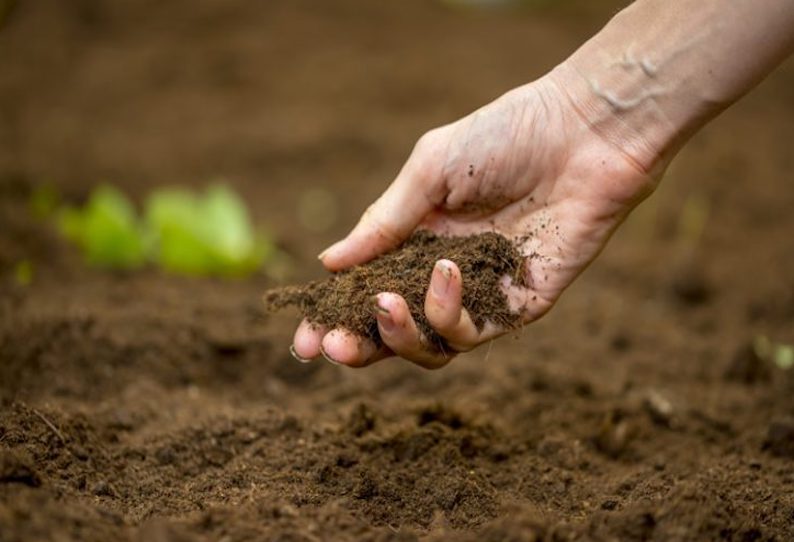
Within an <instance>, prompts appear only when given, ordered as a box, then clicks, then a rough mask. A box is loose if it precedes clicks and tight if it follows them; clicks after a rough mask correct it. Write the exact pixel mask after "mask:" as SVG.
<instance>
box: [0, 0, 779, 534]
mask: <svg viewBox="0 0 794 542" xmlns="http://www.w3.org/2000/svg"><path fill="white" fill-rule="evenodd" d="M593 4H595V3H588V4H587V5H585V6H580V7H578V8H575V6H571V7H569V8H565V9H562V8H560V9H557V10H545V11H543V10H541V11H536V10H531V11H526V12H521V13H517V14H516V13H513V14H509V13H497V14H476V13H470V12H466V11H455V10H449V9H447V8H443V7H441V5H440V4H439V3H437V2H429V1H427V2H425V1H418V0H411V1H409V2H404V3H401V7H400V9H396V8H394V7H391V6H390V5H388V6H387V5H386V4H381V3H372V2H366V1H364V0H355V1H354V0H335V1H334V2H323V3H317V2H309V1H308V0H306V1H297V2H296V1H289V2H287V1H273V2H267V3H244V2H221V1H210V0H203V1H201V2H192V1H191V2H187V1H175V2H169V3H167V4H161V3H153V2H145V1H143V0H141V1H132V0H130V1H125V2H110V1H108V2H98V1H81V2H76V3H64V2H56V1H55V0H52V1H45V0H39V1H35V2H27V3H19V4H18V7H17V9H16V11H14V12H12V14H11V16H10V17H9V18H8V19H7V21H6V22H5V23H4V26H3V27H2V28H0V63H1V64H2V65H3V66H4V68H3V70H1V71H0V119H3V121H2V122H0V143H2V144H0V273H2V279H1V280H2V283H1V286H0V288H1V295H0V540H2V541H4V542H5V541H6V540H8V541H15V540H47V539H53V540H147V541H148V540H155V541H161V540H162V541H164V540H269V539H273V540H307V541H308V540H415V539H427V540H494V541H495V540H629V541H640V540H734V541H744V540H748V541H752V540H778V541H785V540H791V539H794V492H792V491H791V488H792V487H793V486H792V485H793V484H794V399H792V397H794V393H792V392H794V376H792V374H791V371H790V370H784V369H781V368H779V367H777V366H775V365H774V364H772V363H770V362H769V361H767V360H764V359H760V358H759V357H758V356H756V355H754V354H753V350H752V348H750V345H751V344H752V342H753V340H754V339H755V338H756V337H758V336H761V335H764V336H767V337H769V338H770V339H772V340H773V341H776V342H782V343H786V342H787V343H789V344H791V343H794V326H792V322H793V321H794V280H792V274H791V270H792V269H794V251H792V250H791V249H792V245H791V234H790V232H791V231H792V228H793V227H794V216H792V213H791V209H794V190H792V188H791V183H790V180H791V171H792V170H794V158H793V157H792V154H791V152H790V142H791V140H792V138H794V122H792V119H794V95H792V90H791V89H792V88H794V85H793V84H792V83H794V71H792V66H791V65H790V63H789V65H786V66H784V68H783V69H782V70H781V71H779V72H778V73H777V75H776V76H775V77H774V78H773V79H772V80H770V81H769V82H768V83H766V84H764V85H763V86H762V87H761V88H760V89H758V91H756V92H755V93H754V94H753V95H751V96H750V97H749V98H748V99H747V100H746V101H745V102H743V103H742V104H740V105H739V106H738V107H736V108H735V109H733V110H732V111H730V112H729V113H728V114H726V115H725V116H724V117H723V118H721V119H719V120H718V121H717V122H715V124H714V125H713V126H711V127H710V128H709V129H708V130H707V131H706V132H704V133H703V134H701V135H700V136H698V138H697V139H696V140H695V141H693V143H692V145H691V146H690V147H689V148H688V149H687V150H686V151H685V153H684V154H683V155H682V156H681V157H680V158H679V160H678V161H677V162H676V163H675V164H674V166H673V167H672V169H671V170H670V172H669V174H668V177H667V179H666V180H665V181H664V183H663V185H662V188H661V189H660V190H659V192H658V193H657V194H655V195H654V196H653V197H652V198H651V200H649V201H648V202H647V203H646V204H644V205H643V207H641V208H640V209H639V210H638V212H637V213H636V214H635V216H633V217H632V219H631V220H630V221H629V223H628V224H627V225H626V227H625V228H624V230H623V231H622V232H621V233H619V234H618V236H617V238H616V239H615V240H614V242H613V243H612V245H611V246H610V248H609V249H608V250H607V251H606V252H605V254H604V255H603V257H602V258H601V259H600V261H599V262H598V263H597V264H596V265H594V266H593V268H592V269H590V270H589V271H588V272H587V273H586V274H585V275H584V276H583V277H582V279H581V280H580V281H579V282H578V283H577V284H576V285H575V286H574V287H572V289H571V290H570V291H569V292H568V293H567V294H566V295H565V296H564V298H563V300H562V301H561V302H560V304H559V306H558V307H557V308H556V309H554V310H553V311H552V313H550V314H549V316H547V317H546V318H544V319H543V320H542V321H541V322H538V323H537V324H534V325H532V326H530V327H528V328H526V329H524V330H523V331H521V332H519V333H517V334H516V335H515V337H508V338H505V339H503V340H501V341H497V342H495V343H493V344H492V345H486V346H484V347H483V348H481V349H480V350H478V351H477V352H475V353H473V354H470V355H467V356H464V357H462V358H460V359H459V360H456V361H455V362H454V363H452V364H451V365H450V366H449V367H447V368H445V369H444V370H442V371H438V372H425V371H422V370H420V369H417V368H414V367H411V366H409V365H408V364H406V363H404V362H402V361H400V360H389V361H385V362H383V363H380V364H378V365H376V366H373V367H371V368H369V369H366V370H360V371H353V370H344V369H341V368H339V367H336V366H332V365H330V364H327V363H325V362H321V361H318V362H315V363H312V364H307V365H304V364H300V363H297V362H295V361H294V360H293V359H292V358H291V357H290V356H289V354H288V350H287V347H288V346H289V341H290V337H291V333H292V329H293V326H294V324H295V322H294V321H293V318H292V317H290V316H285V315H278V316H267V317H266V316H265V315H264V313H263V311H262V308H261V306H260V303H261V301H260V297H261V293H262V292H263V291H264V290H265V289H267V288H268V287H271V286H273V285H274V283H273V281H272V280H271V279H268V278H266V277H255V278H253V279H250V280H246V281H240V282H231V283H230V282H219V281H211V280H186V279H177V278H172V277H165V276H162V275H160V274H158V273H156V272H154V271H142V272H137V273H133V274H117V273H103V272H99V271H92V270H88V269H85V268H84V267H83V266H82V264H81V263H80V261H79V258H78V257H77V256H76V255H75V254H73V253H72V252H71V251H70V250H69V249H67V248H65V247H64V246H63V245H62V244H61V243H60V242H59V241H58V239H56V238H55V236H54V235H53V234H52V231H51V228H50V227H49V225H48V224H46V223H45V222H42V221H41V220H40V219H37V218H35V217H34V216H33V215H32V213H31V212H30V211H29V209H28V203H29V200H30V196H31V193H32V191H33V190H34V188H35V187H36V186H39V185H41V184H42V183H44V182H53V183H54V184H55V185H56V186H57V187H58V190H59V192H61V193H62V194H63V195H64V197H66V198H67V199H70V200H76V199H79V198H80V197H82V196H84V195H85V194H86V193H87V191H88V190H89V189H90V187H91V186H92V185H93V184H94V183H95V182H96V181H97V180H105V179H107V180H112V181H113V182H115V183H117V184H118V185H119V186H121V187H123V188H124V189H125V190H127V191H129V192H131V193H132V194H133V195H134V196H135V197H138V198H140V197H142V196H143V195H144V194H145V192H146V190H148V189H149V188H150V187H151V186H154V185H157V184H160V183H163V182H183V183H188V184H194V185H200V184H202V183H204V182H205V181H208V180H211V179H212V178H213V177H216V176H225V177H227V178H228V180H229V182H231V183H232V184H233V185H234V186H235V187H236V188H237V189H239V190H240V191H241V192H242V193H243V194H244V195H245V196H246V199H247V200H248V201H249V202H251V204H252V207H253V209H254V213H255V214H256V216H257V220H258V221H259V222H260V223H264V224H267V225H268V226H269V228H270V229H271V231H272V232H273V233H274V235H275V236H276V238H278V239H280V241H281V243H282V245H283V249H284V250H285V251H286V252H288V253H289V254H290V255H291V257H292V259H293V264H294V265H293V268H292V271H291V272H290V274H289V276H288V277H286V279H287V281H288V282H298V281H303V280H306V279H311V278H318V277H321V276H322V274H321V271H320V269H319V264H318V263H317V262H316V260H315V259H314V254H316V252H317V251H318V250H319V249H320V248H322V247H323V246H324V245H325V244H327V243H328V242H330V241H332V240H334V239H335V238H337V237H338V236H339V235H341V234H343V233H344V231H345V230H346V229H347V228H348V227H349V226H350V225H351V224H352V223H353V222H354V220H355V219H356V217H357V214H358V213H359V212H360V211H361V210H362V209H363V208H364V207H365V206H366V204H367V203H368V202H369V201H370V200H371V199H372V198H373V197H374V196H375V195H377V193H378V192H379V191H380V190H382V189H383V187H384V182H385V180H387V179H388V178H389V177H390V176H391V175H393V174H394V172H395V171H396V170H397V169H398V167H399V165H400V162H401V161H402V160H403V159H404V158H405V154H406V152H407V150H408V149H409V148H410V145H411V143H412V141H413V140H414V139H415V138H416V137H417V136H418V135H419V134H420V133H421V132H422V131H423V130H425V129H428V128H430V127H432V126H433V125H436V124H440V123H442V122H446V121H449V120H451V119H452V118H455V117H456V116H459V115H461V114H464V113H465V112H467V111H468V110H470V109H472V108H474V107H476V106H478V105H479V104H481V103H482V102H484V101H486V100H488V99H490V98H492V97H494V96H495V95H497V94H498V93H499V92H501V91H502V90H505V89H507V88H509V87H510V86H511V85H515V84H518V83H520V82H523V81H525V80H528V79H531V78H532V77H533V76H537V75H540V73H542V72H543V70H545V69H547V68H548V67H550V66H552V65H553V64H554V63H555V62H556V61H558V60H560V59H561V58H563V57H564V55H565V54H566V53H567V52H569V51H570V50H571V49H572V48H573V47H574V46H575V45H576V43H578V42H579V41H580V40H581V39H583V37H584V36H586V35H587V34H588V33H590V32H592V31H593V30H594V29H595V28H597V26H598V25H599V24H602V23H603V22H604V21H605V20H606V18H607V17H608V14H609V13H610V9H611V7H610V6H607V5H604V6H601V7H593ZM565 5H570V4H565ZM312 190H314V191H315V192H316V191H317V190H328V191H330V196H331V197H330V200H331V201H332V202H334V201H335V206H331V207H329V208H327V209H325V211H324V214H325V215H326V216H323V220H322V221H319V223H322V224H325V227H323V228H319V227H318V222H313V221H312V220H306V218H305V217H304V218H302V219H301V218H300V217H301V216H303V215H302V212H301V208H302V207H301V206H302V203H301V194H303V193H305V192H306V191H312ZM326 199H328V194H327V193H326ZM704 202H708V206H707V205H705V204H704ZM706 207H708V209H710V211H709V213H708V215H707V221H706V226H705V230H704V232H703V235H702V237H700V238H697V239H693V238H691V237H687V234H685V233H682V232H686V231H691V228H690V229H688V228H687V226H686V225H682V221H685V220H687V218H686V217H687V216H690V217H691V216H692V214H693V213H692V209H693V208H694V209H696V210H697V209H700V216H702V215H703V209H704V208H706ZM687 209H689V211H687ZM303 214H305V213H303ZM695 214H698V213H695ZM22 259H28V260H30V261H31V262H32V264H33V268H34V278H33V282H32V284H31V285H29V286H20V285H17V284H15V281H14V280H13V268H14V265H15V264H16V263H17V262H19V261H20V260H22Z"/></svg>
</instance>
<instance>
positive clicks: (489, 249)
mask: <svg viewBox="0 0 794 542" xmlns="http://www.w3.org/2000/svg"><path fill="white" fill-rule="evenodd" d="M444 258H446V259H448V260H451V261H453V262H455V264H456V265H457V266H458V267H459V268H460V271H461V273H462V276H463V306H464V307H465V308H466V310H468V311H469V314H470V315H471V318H472V321H473V322H474V324H475V325H476V326H477V328H478V329H482V327H483V326H484V325H485V322H486V321H491V322H493V323H495V324H498V325H501V326H504V327H507V328H509V327H513V326H515V325H516V324H517V323H518V322H519V320H520V318H521V315H520V314H519V313H515V312H512V311H511V310H510V308H509V306H508V302H507V297H506V296H505V294H504V292H503V291H502V289H501V288H500V281H501V279H502V277H504V276H505V275H509V276H511V277H513V282H514V283H516V284H521V285H525V282H524V281H525V277H524V273H522V269H523V262H524V258H523V256H522V255H521V253H520V252H519V251H518V249H517V248H516V246H515V245H514V244H513V243H512V242H511V241H509V240H508V239H507V238H505V237H504V236H502V235H500V234H498V233H493V232H488V233H481V234H477V235H470V236H466V237H444V236H438V235H435V234H433V233H431V232H429V231H418V232H416V233H414V234H413V235H412V236H411V237H410V238H409V239H408V240H407V241H406V242H405V243H404V244H403V245H402V246H401V247H399V248H398V249H396V250H394V251H392V252H390V253H387V254H384V255H382V256H380V257H378V258H376V259H374V260H372V261H370V262H368V263H366V264H364V265H359V266H355V267H352V268H350V269H347V270H345V271H341V272H339V273H335V274H334V275H332V276H330V277H329V278H327V279H325V280H320V281H314V282H310V283H309V284H306V285H304V286H287V287H284V288H277V289H274V290H269V291H268V292H266V293H265V295H264V301H265V308H266V309H267V310H268V311H275V310H279V309H282V308H284V307H288V306H296V307H298V309H299V310H300V311H301V313H302V314H303V315H304V316H305V317H306V318H307V319H308V320H309V321H310V322H312V323H315V324H318V325H323V326H328V327H343V328H345V329H348V330H349V331H352V332H353V333H356V334H357V335H360V336H362V337H368V338H370V339H372V340H373V341H374V342H375V343H376V344H378V345H381V344H382V343H383V341H382V340H381V338H380V335H379V334H378V325H377V321H376V319H375V310H376V308H375V306H374V300H373V296H374V295H376V294H378V293H380V292H394V293H397V294H400V295H401V296H403V298H405V301H406V302H407V303H408V307H409V308H410V310H411V314H412V315H413V317H414V320H415V321H416V324H417V326H418V327H419V329H420V330H421V331H422V333H423V334H424V336H425V338H426V339H427V340H428V343H430V344H433V345H435V346H436V347H438V348H439V349H442V350H443V349H445V348H447V345H446V344H445V342H444V340H443V338H442V337H440V336H439V335H438V334H437V333H436V332H435V331H434V330H433V329H432V328H431V327H430V324H429V323H428V321H427V319H426V318H425V314H424V302H425V295H426V293H427V288H428V286H429V285H430V277H431V274H432V272H433V266H434V265H435V263H436V262H437V261H438V260H440V259H444Z"/></svg>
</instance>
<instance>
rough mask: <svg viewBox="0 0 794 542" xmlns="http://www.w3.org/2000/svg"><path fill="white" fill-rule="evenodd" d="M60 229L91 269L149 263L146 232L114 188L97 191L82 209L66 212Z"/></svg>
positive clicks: (60, 221) (130, 267)
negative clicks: (92, 267) (79, 250)
mask: <svg viewBox="0 0 794 542" xmlns="http://www.w3.org/2000/svg"><path fill="white" fill-rule="evenodd" d="M58 227H59V230H60V231H61V233H62V234H63V235H64V236H65V237H66V238H67V239H69V240H70V241H72V242H74V243H75V244H76V245H77V246H78V247H80V249H81V250H82V252H83V256H84V257H85V260H86V262H87V263H88V264H90V265H95V266H98V267H109V268H117V269H134V268H137V267H141V266H142V265H143V264H144V263H145V262H146V241H145V239H146V232H145V230H144V228H143V227H142V226H141V224H140V221H139V220H138V217H137V215H136V213H135V208H134V207H133V206H132V204H131V203H130V201H129V200H128V199H127V197H126V196H125V195H124V194H122V193H121V192H120V191H118V190H116V189H115V188H113V187H111V186H106V185H103V186H100V187H99V188H97V189H96V190H94V192H93V193H92V194H91V197H90V198H89V200H88V203H87V204H86V205H85V207H83V208H82V209H78V208H74V207H66V208H64V209H62V210H61V212H60V213H59V217H58Z"/></svg>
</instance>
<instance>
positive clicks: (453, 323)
mask: <svg viewBox="0 0 794 542" xmlns="http://www.w3.org/2000/svg"><path fill="white" fill-rule="evenodd" d="M425 316H427V320H428V322H430V325H431V326H433V329H435V330H436V332H437V333H438V334H439V335H441V336H442V337H444V338H445V339H446V340H447V343H449V345H450V346H452V347H453V348H454V349H455V350H458V351H460V352H464V351H467V350H471V349H472V348H474V347H475V346H477V345H478V344H479V343H480V342H482V338H481V337H480V332H479V331H477V326H475V325H474V322H472V320H471V317H470V316H469V313H468V311H467V310H466V309H464V308H463V277H462V276H461V274H460V269H458V266H457V265H455V264H454V263H453V262H451V261H449V260H439V261H438V262H436V265H435V267H434V268H433V273H432V275H431V277H430V287H429V288H428V289H427V295H426V296H425Z"/></svg>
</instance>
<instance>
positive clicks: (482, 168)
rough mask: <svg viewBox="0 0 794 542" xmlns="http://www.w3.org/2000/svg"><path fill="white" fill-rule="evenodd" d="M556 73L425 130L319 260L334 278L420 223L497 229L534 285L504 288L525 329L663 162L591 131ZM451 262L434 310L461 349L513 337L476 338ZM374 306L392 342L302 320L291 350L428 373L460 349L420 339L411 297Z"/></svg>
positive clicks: (431, 317) (448, 229)
mask: <svg viewBox="0 0 794 542" xmlns="http://www.w3.org/2000/svg"><path fill="white" fill-rule="evenodd" d="M594 124H595V122H594V121H593V120H592V119H588V118H587V114H586V108H582V106H581V104H579V103H577V102H576V101H575V100H574V98H573V97H571V96H570V95H568V93H567V92H566V90H565V83H564V81H563V79H562V78H561V77H560V76H559V75H558V74H556V73H555V72H552V73H550V74H549V75H547V76H546V77H544V78H543V79H540V80H538V81H536V82H534V83H531V84H529V85H526V86H523V87H520V88H518V89H515V90H513V91H510V92H508V93H507V94H505V95H503V96H502V97H500V98H498V99H497V100H495V101H494V102H492V103H490V104H488V105H486V106H485V107H483V108H481V109H479V110H477V111H475V112H474V113H472V114H471V115H469V116H467V117H465V118H463V119H461V120H459V121H457V122H454V123H452V124H449V125H447V126H444V127H442V128H438V129H435V130H432V131H430V132H428V133H427V134H425V135H424V136H423V137H422V138H421V139H420V140H419V142H418V143H417V144H416V147H415V148H414V150H413V153H412V154H411V156H410V158H409V159H408V161H407V162H406V164H405V165H404V167H403V168H402V170H401V171H400V173H399V175H398V176H397V178H396V180H395V181H394V182H393V183H392V184H391V186H389V188H388V189H387V190H386V192H385V193H384V194H383V195H382V196H381V197H380V198H379V199H378V200H377V201H376V202H375V203H374V204H373V205H371V206H370V207H369V208H368V209H367V211H366V212H365V213H364V215H363V216H362V217H361V220H360V221H359V223H358V225H357V226H356V227H355V228H354V229H353V231H352V232H351V233H350V234H349V235H348V236H347V237H346V238H345V239H343V240H342V241H339V242H338V243H336V244H334V245H333V246H331V247H330V248H329V249H327V250H326V251H325V252H323V254H321V256H320V259H321V261H322V262H323V264H324V265H325V266H326V268H327V269H328V270H330V271H338V270H342V269H345V268H347V267H350V266H353V265H356V264H361V263H364V262H366V261H368V260H370V259H372V258H374V257H375V256H377V255H379V254H381V253H383V252H385V251H388V250H390V249H392V248H395V247H397V246H398V245H399V244H400V243H401V242H402V241H404V240H405V239H406V238H407V237H408V236H409V235H410V234H411V233H412V232H413V231H414V229H416V228H417V227H422V228H427V229H430V230H432V231H434V232H437V233H440V234H444V235H469V234H475V233H480V232H484V231H496V232H499V233H501V234H502V235H504V236H505V237H507V238H509V239H513V240H516V241H517V242H519V243H520V245H519V246H520V250H521V251H522V254H524V255H525V257H526V267H525V272H526V284H528V285H529V286H528V287H520V286H518V285H513V284H512V283H511V280H510V278H509V277H505V279H504V281H503V285H502V286H503V290H504V292H505V294H506V295H507V299H508V301H509V304H510V307H511V309H512V310H515V311H521V313H522V321H523V322H524V323H528V322H531V321H533V320H536V319H538V318H540V317H541V316H542V315H543V314H545V313H546V312H547V311H548V310H549V309H550V308H551V307H552V305H553V304H554V303H555V301H556V300H557V299H558V298H559V296H560V294H561V293H562V292H563V290H564V289H565V288H566V287H567V286H568V285H569V284H571V282H572V281H573V280H574V279H575V278H576V276H577V275H578V274H579V273H580V272H581V271H582V270H583V269H584V268H585V267H586V266H587V265H588V264H589V263H590V262H591V261H592V260H593V259H594V258H595V257H596V256H597V255H598V253H599V252H600V250H601V249H602V248H603V246H604V244H605V243H606V242H607V240H608V238H609V236H610V235H611V233H612V232H613V231H614V230H615V228H616V227H617V226H618V225H619V224H620V223H621V221H622V220H623V219H624V218H625V217H626V216H627V215H628V213H629V211H630V210H631V209H632V208H633V207H634V206H635V205H636V204H637V203H639V202H640V201H641V200H642V199H643V198H644V197H646V196H647V195H648V194H650V193H651V192H652V190H653V188H654V186H655V183H656V178H657V177H658V175H653V174H650V173H649V171H650V170H651V169H652V166H654V164H655V161H654V160H652V159H648V155H647V154H643V153H635V152H632V149H636V148H637V145H636V144H635V143H632V145H630V146H628V145H627V146H626V147H623V146H622V145H620V143H619V142H618V141H616V139H615V138H612V137H604V135H603V134H601V133H599V130H598V129H597V128H594ZM464 280H465V279H464V278H463V277H461V274H460V271H459V269H458V268H457V266H456V265H455V263H454V262H451V261H448V260H441V261H439V262H438V263H437V264H436V266H435V268H434V270H433V273H432V277H431V281H430V285H429V289H428V292H427V296H426V299H425V307H424V309H425V314H426V316H427V319H428V321H429V322H430V324H431V325H432V326H433V328H434V329H435V330H436V331H437V332H438V333H439V335H441V336H442V337H444V339H445V340H446V342H447V344H449V345H450V346H451V348H453V349H454V351H455V352H463V351H467V350H470V349H472V348H474V347H475V346H477V345H478V344H481V343H483V342H485V341H488V340H490V339H492V338H494V337H497V336H498V335H500V334H502V333H505V332H506V331H509V330H505V329H502V328H499V327H497V326H496V325H494V324H491V323H487V324H486V325H485V327H484V328H483V329H482V330H478V329H477V328H476V327H475V326H474V324H473V323H472V321H471V319H470V317H469V315H468V314H467V312H466V309H465V308H463V307H462V305H461V295H462V289H463V281H464ZM376 300H377V301H376V302H377V307H373V311H374V312H375V315H376V318H377V320H378V329H379V333H380V336H381V338H382V339H383V342H384V346H382V347H380V348H378V347H376V345H375V344H374V343H373V342H371V341H370V340H368V339H364V338H361V337H357V336H355V335H353V334H351V333H350V332H348V331H346V330H344V329H327V328H324V327H322V326H318V325H315V324H312V323H309V322H308V321H306V320H304V321H303V322H302V323H301V324H300V326H299V327H298V330H297V331H296V333H295V338H294V343H293V347H292V349H293V353H294V354H295V355H296V357H298V358H303V359H310V358H314V357H316V356H318V355H320V354H322V355H324V356H325V357H326V358H328V359H329V360H330V361H334V362H336V363H339V364H343V365H348V366H352V367H361V366H365V365H369V364H371V363H373V362H375V361H377V360H380V359H383V358H385V357H389V356H391V355H399V356H402V357H403V358H405V359H408V360H411V361H413V362H415V363H417V364H419V365H421V366H423V367H427V368H437V367H441V366H443V365H445V364H446V363H447V362H448V361H449V360H450V359H451V357H452V356H453V355H454V352H452V353H451V352H449V351H445V352H440V351H436V350H434V349H433V348H432V347H431V346H430V345H428V344H427V342H426V341H424V340H423V338H422V337H421V336H420V332H419V331H418V330H417V327H416V324H415V322H414V320H413V318H412V316H411V314H410V312H409V310H408V306H407V304H406V303H405V300H404V299H403V298H402V297H400V296H399V295H397V294H396V293H391V292H383V293H380V294H378V296H377V298H376Z"/></svg>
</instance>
